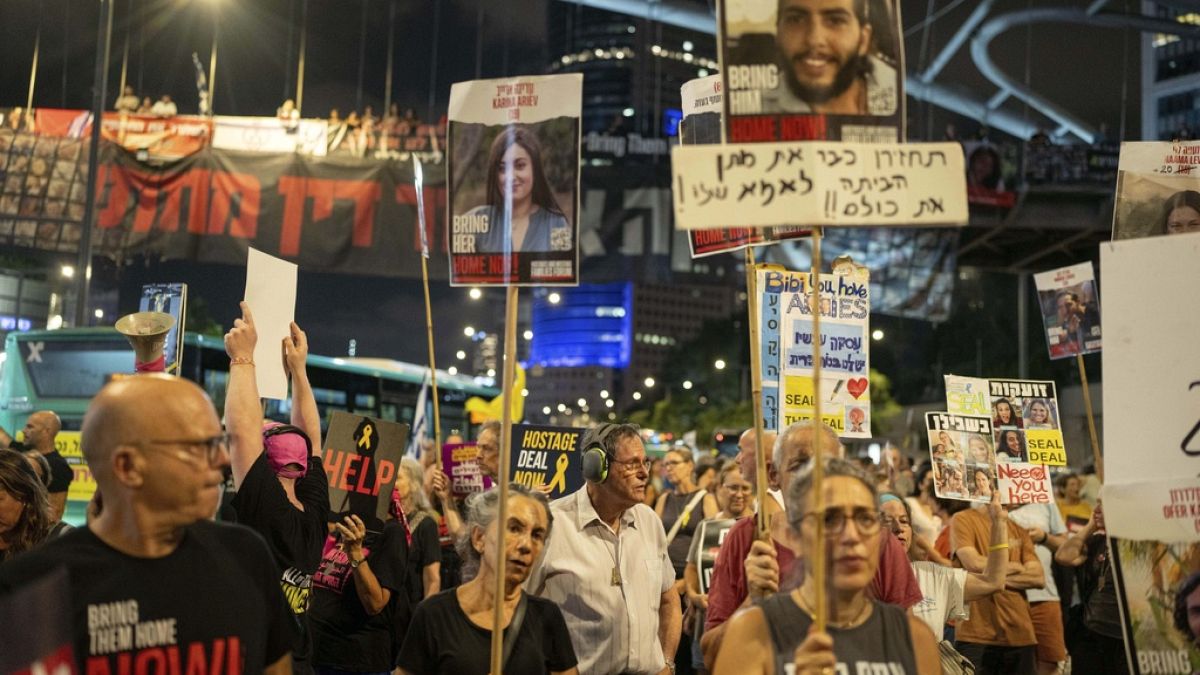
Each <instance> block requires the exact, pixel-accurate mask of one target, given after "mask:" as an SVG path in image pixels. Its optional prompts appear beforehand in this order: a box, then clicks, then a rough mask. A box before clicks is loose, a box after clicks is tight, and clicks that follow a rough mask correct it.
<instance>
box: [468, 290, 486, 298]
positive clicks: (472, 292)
mask: <svg viewBox="0 0 1200 675" xmlns="http://www.w3.org/2000/svg"><path fill="white" fill-rule="evenodd" d="M467 295H469V296H471V299H472V300H478V299H480V298H482V297H483V291H481V290H479V289H478V288H472V289H471V290H470V291H468V292H467Z"/></svg>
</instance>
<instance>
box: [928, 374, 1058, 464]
mask: <svg viewBox="0 0 1200 675" xmlns="http://www.w3.org/2000/svg"><path fill="white" fill-rule="evenodd" d="M946 409H947V410H948V411H949V412H951V413H954V414H959V415H978V414H980V413H981V412H982V414H990V415H991V419H992V429H993V432H994V436H993V439H994V441H995V449H996V459H997V461H999V462H1029V463H1031V464H1048V465H1053V466H1066V464H1067V452H1066V448H1065V446H1064V445H1063V435H1062V426H1061V421H1060V419H1059V409H1058V395H1057V393H1056V388H1055V386H1054V382H1052V381H1048V380H1009V379H996V378H992V379H982V378H968V377H960V376H958V375H947V376H946Z"/></svg>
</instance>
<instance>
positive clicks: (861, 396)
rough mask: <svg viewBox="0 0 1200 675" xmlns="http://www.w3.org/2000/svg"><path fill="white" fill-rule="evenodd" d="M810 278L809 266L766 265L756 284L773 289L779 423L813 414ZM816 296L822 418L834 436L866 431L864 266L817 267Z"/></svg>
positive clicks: (867, 294) (867, 297)
mask: <svg viewBox="0 0 1200 675" xmlns="http://www.w3.org/2000/svg"><path fill="white" fill-rule="evenodd" d="M812 286H813V284H812V275H811V274H809V273H806V272H788V271H768V272H767V273H766V275H765V278H764V279H763V285H762V286H761V288H762V290H763V291H765V292H766V293H768V294H770V293H775V294H778V295H779V303H778V309H779V318H778V321H779V329H778V330H779V336H780V339H779V349H778V352H779V357H778V363H779V371H780V375H781V376H782V386H781V387H780V399H781V414H780V415H779V429H780V430H782V429H784V428H785V427H787V426H788V425H790V424H792V423H794V422H798V421H800V420H806V419H808V420H811V419H812V416H813V402H814V398H815V396H816V393H817V389H816V387H814V384H813V339H814V337H815V336H814V331H813V321H812V295H813V287H812ZM818 297H819V298H820V300H819V302H818V306H819V308H820V309H819V311H820V312H821V334H820V340H821V343H820V347H821V387H820V394H821V398H822V401H821V421H822V422H824V423H825V424H828V425H829V426H831V427H833V428H834V429H835V430H836V431H837V433H838V436H840V437H843V438H870V437H871V380H870V338H869V336H868V334H869V332H870V313H871V284H870V270H868V269H867V268H865V267H862V266H861V265H855V264H853V263H845V264H840V265H837V266H836V267H835V269H834V273H833V274H822V275H821V277H820V289H819V292H818ZM763 358H764V360H765V359H767V358H770V357H769V356H767V355H766V353H764V357H763Z"/></svg>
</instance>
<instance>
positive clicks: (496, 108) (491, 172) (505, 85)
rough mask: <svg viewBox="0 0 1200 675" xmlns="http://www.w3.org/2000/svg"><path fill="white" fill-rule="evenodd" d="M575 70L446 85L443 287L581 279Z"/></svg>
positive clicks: (579, 90)
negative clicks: (446, 266) (446, 270)
mask: <svg viewBox="0 0 1200 675" xmlns="http://www.w3.org/2000/svg"><path fill="white" fill-rule="evenodd" d="M582 96H583V76H582V75H580V74H567V75H550V76H544V77H518V78H506V79H497V80H476V81H472V82H459V83H457V84H455V85H453V86H452V87H451V88H450V109H449V118H450V132H449V136H448V145H449V153H448V157H449V159H448V163H447V173H448V177H449V181H448V182H449V186H448V188H449V189H448V193H449V202H450V208H449V211H450V223H449V225H450V231H449V237H448V240H449V242H450V284H451V285H452V286H460V285H472V286H477V285H506V284H512V285H519V286H547V285H559V286H573V285H575V284H577V283H578V282H579V142H580V125H579V116H580V112H581V107H582Z"/></svg>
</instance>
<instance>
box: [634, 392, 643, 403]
mask: <svg viewBox="0 0 1200 675" xmlns="http://www.w3.org/2000/svg"><path fill="white" fill-rule="evenodd" d="M633 400H635V401H640V400H642V392H640V391H635V392H633Z"/></svg>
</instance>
